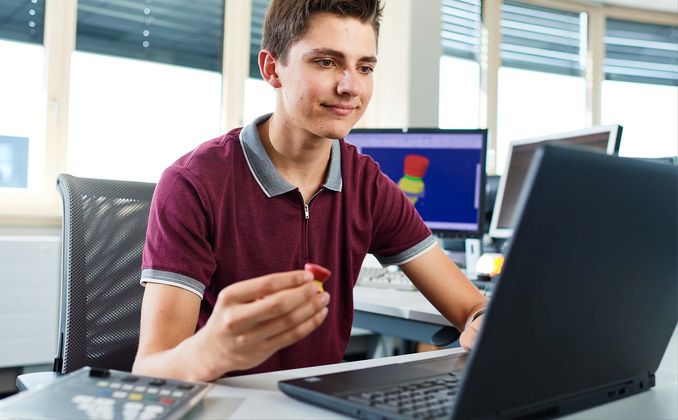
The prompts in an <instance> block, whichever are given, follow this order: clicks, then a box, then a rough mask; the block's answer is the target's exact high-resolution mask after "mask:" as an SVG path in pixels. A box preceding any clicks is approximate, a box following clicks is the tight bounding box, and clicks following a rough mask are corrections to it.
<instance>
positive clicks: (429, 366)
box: [407, 353, 467, 375]
mask: <svg viewBox="0 0 678 420" xmlns="http://www.w3.org/2000/svg"><path fill="white" fill-rule="evenodd" d="M466 356H467V353H458V354H452V355H449V356H442V357H436V358H434V359H428V360H421V361H418V362H410V363H407V364H411V365H412V366H416V367H417V369H423V370H427V371H430V372H431V373H432V374H438V375H440V374H443V373H459V372H461V371H463V370H464V366H465V365H466Z"/></svg>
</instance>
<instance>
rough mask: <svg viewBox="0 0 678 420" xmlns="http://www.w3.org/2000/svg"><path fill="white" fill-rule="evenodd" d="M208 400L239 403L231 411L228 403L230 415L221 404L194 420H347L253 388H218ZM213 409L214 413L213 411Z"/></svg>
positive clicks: (209, 408) (288, 398)
mask: <svg viewBox="0 0 678 420" xmlns="http://www.w3.org/2000/svg"><path fill="white" fill-rule="evenodd" d="M205 399H206V400H207V399H209V400H213V401H219V400H226V401H230V402H231V403H233V402H235V401H236V400H239V401H238V403H237V406H236V407H235V408H234V409H233V410H231V407H230V406H229V403H226V410H227V411H228V413H227V414H226V413H224V412H223V411H220V408H219V404H218V403H214V404H213V406H212V407H209V406H208V407H207V408H208V410H206V411H204V412H203V413H200V416H199V417H193V418H237V419H262V418H276V419H345V418H347V417H345V416H342V415H340V414H338V413H334V412H332V411H329V410H325V409H322V408H319V407H315V406H313V405H309V404H304V403H302V402H300V401H297V400H295V399H293V398H291V397H288V396H286V395H285V394H282V393H281V392H280V391H268V390H259V389H252V388H236V387H230V386H215V387H214V388H212V390H211V391H210V393H209V394H208V396H207V397H206V398H205ZM213 409H214V410H213Z"/></svg>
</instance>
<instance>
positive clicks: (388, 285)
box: [358, 266, 417, 290]
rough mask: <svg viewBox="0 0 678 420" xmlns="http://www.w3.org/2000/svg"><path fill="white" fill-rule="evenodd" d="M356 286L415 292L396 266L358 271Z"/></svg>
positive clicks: (412, 285)
mask: <svg viewBox="0 0 678 420" xmlns="http://www.w3.org/2000/svg"><path fill="white" fill-rule="evenodd" d="M358 286H365V287H381V288H384V289H398V290H417V288H416V287H415V286H414V284H412V282H411V281H410V279H408V278H407V276H406V275H405V273H403V272H402V271H401V270H400V269H399V268H398V267H397V266H389V267H366V266H363V267H362V268H361V269H360V274H359V275H358Z"/></svg>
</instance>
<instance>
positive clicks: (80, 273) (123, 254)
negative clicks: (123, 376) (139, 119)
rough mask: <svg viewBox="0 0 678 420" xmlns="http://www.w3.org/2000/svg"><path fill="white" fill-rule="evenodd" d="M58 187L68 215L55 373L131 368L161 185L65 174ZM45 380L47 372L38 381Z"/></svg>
mask: <svg viewBox="0 0 678 420" xmlns="http://www.w3.org/2000/svg"><path fill="white" fill-rule="evenodd" d="M57 188H58V190H59V193H60V194H61V197H62V201H63V209H64V214H63V230H62V239H63V248H62V275H61V303H60V308H61V311H60V321H59V325H60V328H59V329H60V332H59V340H58V341H59V345H58V348H57V356H56V358H55V360H54V369H53V370H54V372H55V373H56V374H53V375H52V376H56V375H58V374H62V373H68V372H72V371H74V370H77V369H79V368H81V367H83V366H93V367H102V368H109V369H117V370H123V371H130V370H131V369H132V364H133V363H134V357H135V355H136V351H137V346H138V341H139V317H140V311H141V299H142V296H143V288H142V287H141V286H140V285H139V278H140V275H141V253H142V251H143V246H144V241H145V237H146V226H147V223H148V213H149V208H150V204H151V198H152V196H153V191H154V190H155V184H152V183H142V182H130V181H113V180H104V179H89V178H78V177H74V176H72V175H67V174H61V175H59V176H58V177H57ZM34 375H35V374H26V375H21V376H19V378H17V387H19V389H22V390H23V389H30V388H32V387H33V385H34V383H35V382H36V381H35V380H33V378H32V377H33V376H34ZM35 377H37V376H35ZM45 379H46V377H45V375H44V374H43V376H42V378H40V379H38V380H37V382H42V381H44V380H45Z"/></svg>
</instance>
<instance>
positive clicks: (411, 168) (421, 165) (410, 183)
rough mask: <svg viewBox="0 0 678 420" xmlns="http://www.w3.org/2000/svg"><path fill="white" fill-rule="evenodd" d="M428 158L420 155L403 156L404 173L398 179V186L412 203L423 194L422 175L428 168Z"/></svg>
mask: <svg viewBox="0 0 678 420" xmlns="http://www.w3.org/2000/svg"><path fill="white" fill-rule="evenodd" d="M428 164H429V161H428V158H426V157H425V156H421V155H407V156H405V168H404V172H405V175H404V176H403V177H402V178H400V181H398V187H400V189H401V190H402V191H403V192H404V193H405V195H406V196H407V198H409V199H410V201H411V202H412V204H416V203H417V200H418V199H419V198H421V197H423V196H424V181H423V178H424V175H426V171H427V170H428Z"/></svg>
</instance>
